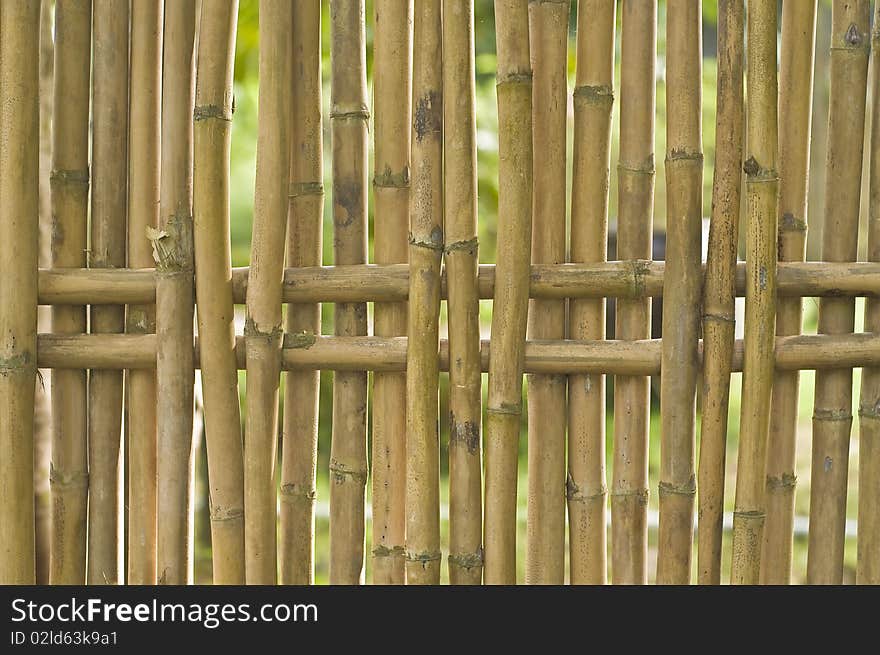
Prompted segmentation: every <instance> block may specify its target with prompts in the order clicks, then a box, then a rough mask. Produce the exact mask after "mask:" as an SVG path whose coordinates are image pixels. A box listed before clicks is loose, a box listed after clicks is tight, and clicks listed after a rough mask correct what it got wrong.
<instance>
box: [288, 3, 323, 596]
mask: <svg viewBox="0 0 880 655" xmlns="http://www.w3.org/2000/svg"><path fill="white" fill-rule="evenodd" d="M292 39H293V67H292V70H293V74H292V75H293V77H292V78H291V79H292V87H291V88H292V97H293V110H292V113H293V116H294V117H295V120H294V121H293V122H292V124H291V134H292V139H291V141H292V143H293V147H292V149H291V163H290V194H289V195H290V201H289V205H288V210H287V211H288V213H287V225H288V233H287V265H288V266H291V267H298V266H319V265H320V264H321V236H322V234H321V232H322V218H323V214H324V184H323V174H324V153H323V144H322V138H321V137H322V135H321V3H320V1H319V0H309V1H308V2H295V3H293V32H292ZM287 332H289V333H291V334H308V335H312V336H314V335H318V334H320V333H321V306H320V305H319V304H313V305H289V306H288V308H287ZM286 375H287V378H286V385H285V387H284V426H283V434H284V436H283V439H282V442H281V443H282V452H281V525H280V531H281V553H280V555H279V560H280V579H279V581H280V582H281V584H311V583H312V582H313V580H314V573H315V567H314V550H315V467H316V466H317V456H318V391H319V388H318V377H319V373H318V371H288V372H287V373H286Z"/></svg>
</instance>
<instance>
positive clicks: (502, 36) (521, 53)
mask: <svg viewBox="0 0 880 655" xmlns="http://www.w3.org/2000/svg"><path fill="white" fill-rule="evenodd" d="M495 32H496V43H497V51H498V71H497V82H496V90H497V95H498V159H499V161H498V191H499V192H498V243H497V247H496V250H497V260H498V263H497V264H496V277H497V280H498V284H496V286H495V295H494V302H493V312H492V334H491V339H492V343H493V345H494V346H495V352H496V353H499V354H496V356H495V357H494V358H493V359H492V360H491V362H490V366H489V369H490V370H489V398H488V408H487V410H486V490H485V503H486V505H485V523H484V540H483V542H484V544H485V558H486V559H485V565H484V566H485V569H484V575H485V581H486V583H487V584H513V583H514V582H515V580H516V483H517V473H516V470H517V455H518V450H519V448H518V443H519V433H520V423H521V415H522V373H523V353H524V343H525V336H526V322H527V314H528V286H529V285H528V279H529V277H528V276H529V260H530V258H531V233H532V70H531V64H530V60H529V16H528V3H527V2H526V0H495Z"/></svg>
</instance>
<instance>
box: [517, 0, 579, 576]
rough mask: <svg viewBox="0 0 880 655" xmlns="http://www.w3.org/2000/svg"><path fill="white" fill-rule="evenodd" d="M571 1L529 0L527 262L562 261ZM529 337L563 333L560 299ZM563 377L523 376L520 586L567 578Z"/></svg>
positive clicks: (539, 304) (538, 314)
mask: <svg viewBox="0 0 880 655" xmlns="http://www.w3.org/2000/svg"><path fill="white" fill-rule="evenodd" d="M569 9H570V2H568V0H562V2H558V1H557V2H538V3H536V2H530V3H529V39H530V44H529V49H530V57H531V66H532V71H533V73H532V74H533V76H534V77H533V80H532V83H533V95H532V101H533V105H532V139H533V146H532V147H533V156H534V187H533V192H532V193H533V195H532V220H533V222H534V226H533V228H532V263H534V264H561V263H563V262H564V261H565V145H566V143H565V141H566V132H565V123H566V117H567V114H568V102H567V99H566V96H567V86H568V85H567V72H568V59H567V55H568V14H569ZM530 305H531V307H530V309H529V325H528V334H529V338H530V339H564V338H565V301H564V300H532V301H531V303H530ZM566 382H567V379H566V376H565V375H561V374H557V375H538V374H530V375H529V376H528V411H527V414H528V461H529V465H528V468H529V479H528V487H529V490H528V499H529V500H528V519H527V531H528V543H527V551H526V583H529V584H562V582H563V579H564V577H565V425H566V418H567V417H566Z"/></svg>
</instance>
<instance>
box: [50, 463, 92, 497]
mask: <svg viewBox="0 0 880 655" xmlns="http://www.w3.org/2000/svg"><path fill="white" fill-rule="evenodd" d="M49 484H50V485H51V487H52V489H57V490H59V491H64V490H66V489H87V488H88V486H89V474H88V473H87V472H86V471H70V472H64V471H59V470H58V469H56V468H55V465H54V464H53V463H52V462H49Z"/></svg>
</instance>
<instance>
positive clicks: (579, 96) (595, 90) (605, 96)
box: [571, 84, 614, 107]
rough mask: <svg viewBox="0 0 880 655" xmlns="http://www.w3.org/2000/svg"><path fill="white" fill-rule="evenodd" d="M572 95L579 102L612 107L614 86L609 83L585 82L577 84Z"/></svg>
mask: <svg viewBox="0 0 880 655" xmlns="http://www.w3.org/2000/svg"><path fill="white" fill-rule="evenodd" d="M571 96H572V98H573V99H574V101H575V103H578V104H580V103H583V104H585V105H607V106H608V107H610V106H611V105H613V104H614V87H612V86H610V85H608V84H583V85H581V86H576V87H575V88H574V92H573V93H572V94H571Z"/></svg>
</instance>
